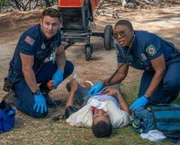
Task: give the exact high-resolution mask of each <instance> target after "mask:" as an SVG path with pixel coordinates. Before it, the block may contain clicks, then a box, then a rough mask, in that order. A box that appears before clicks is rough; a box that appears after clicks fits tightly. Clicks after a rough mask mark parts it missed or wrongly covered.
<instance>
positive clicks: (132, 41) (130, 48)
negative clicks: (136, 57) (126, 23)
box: [129, 34, 136, 49]
mask: <svg viewBox="0 0 180 145" xmlns="http://www.w3.org/2000/svg"><path fill="white" fill-rule="evenodd" d="M135 37H136V36H135V34H134V36H133V40H132V41H131V43H130V46H129V48H130V49H131V48H132V45H133V43H134V40H135Z"/></svg>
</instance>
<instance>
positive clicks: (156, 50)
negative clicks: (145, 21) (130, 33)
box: [117, 31, 180, 70]
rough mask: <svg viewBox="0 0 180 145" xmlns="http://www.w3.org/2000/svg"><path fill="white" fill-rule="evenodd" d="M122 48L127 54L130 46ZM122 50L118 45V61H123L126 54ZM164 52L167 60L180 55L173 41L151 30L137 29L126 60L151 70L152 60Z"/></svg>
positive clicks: (142, 68) (134, 65)
mask: <svg viewBox="0 0 180 145" xmlns="http://www.w3.org/2000/svg"><path fill="white" fill-rule="evenodd" d="M121 48H122V49H123V51H124V53H125V55H127V54H128V49H129V48H127V47H121ZM120 52H121V51H120V48H119V47H117V61H118V63H123V61H124V59H125V56H123V55H122V53H120ZM162 54H164V58H165V61H166V62H170V61H172V60H174V59H176V58H178V57H180V53H179V51H178V50H177V49H176V48H175V46H174V45H173V44H172V43H170V42H168V41H165V40H163V39H161V38H160V37H159V36H157V35H155V34H152V33H149V32H145V31H135V38H134V40H133V42H132V46H131V48H130V52H129V54H128V55H127V59H126V61H125V62H126V63H128V64H129V65H130V66H132V67H134V68H136V69H141V70H149V69H152V65H151V63H150V61H151V60H153V59H155V58H157V57H159V56H161V55H162Z"/></svg>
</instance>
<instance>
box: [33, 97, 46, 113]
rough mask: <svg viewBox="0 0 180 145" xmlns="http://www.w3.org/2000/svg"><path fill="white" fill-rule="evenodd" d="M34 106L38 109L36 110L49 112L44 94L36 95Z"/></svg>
mask: <svg viewBox="0 0 180 145" xmlns="http://www.w3.org/2000/svg"><path fill="white" fill-rule="evenodd" d="M34 101H35V104H34V107H33V109H36V112H41V113H44V112H47V106H46V99H45V98H44V96H43V95H42V94H39V95H34Z"/></svg>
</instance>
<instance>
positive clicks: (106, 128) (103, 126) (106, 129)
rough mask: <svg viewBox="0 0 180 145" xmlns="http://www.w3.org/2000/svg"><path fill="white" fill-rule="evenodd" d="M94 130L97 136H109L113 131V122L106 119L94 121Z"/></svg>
mask: <svg viewBox="0 0 180 145" xmlns="http://www.w3.org/2000/svg"><path fill="white" fill-rule="evenodd" d="M92 132H93V134H94V136H95V137H97V138H103V137H109V136H110V135H111V133H112V124H111V122H110V121H109V124H107V123H106V122H105V121H99V122H98V123H96V124H94V122H93V125H92Z"/></svg>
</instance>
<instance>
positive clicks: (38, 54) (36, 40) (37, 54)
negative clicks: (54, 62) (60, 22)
mask: <svg viewBox="0 0 180 145" xmlns="http://www.w3.org/2000/svg"><path fill="white" fill-rule="evenodd" d="M60 45H61V33H60V31H58V32H57V34H56V35H55V36H53V37H52V38H51V39H47V38H46V37H45V35H44V33H43V32H42V31H41V28H40V24H37V25H35V26H33V27H31V28H30V29H28V30H27V31H25V32H24V33H23V34H22V36H21V37H20V39H19V42H18V44H17V46H16V49H15V52H14V56H13V59H12V60H11V62H10V67H11V69H12V70H13V73H14V74H20V73H22V62H21V59H20V53H22V54H25V55H30V56H34V65H33V70H34V71H35V72H36V71H37V70H38V68H39V67H40V66H41V65H42V63H44V61H45V59H46V58H47V57H49V56H50V54H51V53H52V52H53V51H55V49H56V48H57V47H59V46H60Z"/></svg>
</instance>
